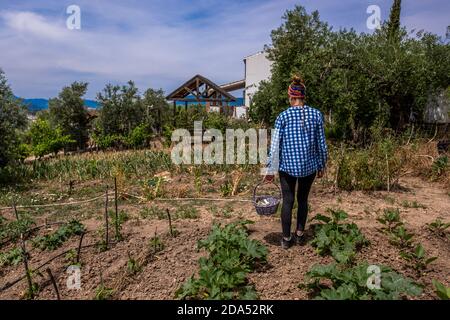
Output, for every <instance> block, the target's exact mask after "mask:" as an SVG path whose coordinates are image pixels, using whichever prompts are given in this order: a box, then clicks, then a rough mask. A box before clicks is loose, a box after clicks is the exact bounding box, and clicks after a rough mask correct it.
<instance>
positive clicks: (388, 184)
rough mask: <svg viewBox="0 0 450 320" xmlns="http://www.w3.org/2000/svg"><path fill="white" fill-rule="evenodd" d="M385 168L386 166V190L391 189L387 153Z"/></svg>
mask: <svg viewBox="0 0 450 320" xmlns="http://www.w3.org/2000/svg"><path fill="white" fill-rule="evenodd" d="M386 168H387V192H390V191H391V181H390V177H389V159H388V155H387V153H386Z"/></svg>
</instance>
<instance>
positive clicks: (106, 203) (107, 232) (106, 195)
mask: <svg viewBox="0 0 450 320" xmlns="http://www.w3.org/2000/svg"><path fill="white" fill-rule="evenodd" d="M108 201H109V199H108V187H106V192H105V248H106V250H108V242H109V225H108Z"/></svg>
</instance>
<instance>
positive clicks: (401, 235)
mask: <svg viewBox="0 0 450 320" xmlns="http://www.w3.org/2000/svg"><path fill="white" fill-rule="evenodd" d="M413 240H414V233H412V232H408V230H406V228H405V226H404V225H400V226H398V227H396V228H395V229H394V230H393V231H392V232H391V233H390V242H391V243H392V244H394V245H396V246H398V247H400V248H404V249H405V248H410V247H411V246H412V245H413Z"/></svg>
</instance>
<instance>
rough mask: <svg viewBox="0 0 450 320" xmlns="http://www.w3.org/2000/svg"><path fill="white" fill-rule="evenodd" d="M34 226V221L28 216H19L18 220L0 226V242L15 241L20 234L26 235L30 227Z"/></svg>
mask: <svg viewBox="0 0 450 320" xmlns="http://www.w3.org/2000/svg"><path fill="white" fill-rule="evenodd" d="M34 225H35V222H34V220H33V219H32V218H31V216H30V215H28V214H20V219H19V220H13V221H10V222H6V220H3V223H2V224H0V240H3V241H4V240H9V241H13V242H14V241H17V239H19V237H20V234H26V233H27V232H28V230H30V228H31V227H32V226H34Z"/></svg>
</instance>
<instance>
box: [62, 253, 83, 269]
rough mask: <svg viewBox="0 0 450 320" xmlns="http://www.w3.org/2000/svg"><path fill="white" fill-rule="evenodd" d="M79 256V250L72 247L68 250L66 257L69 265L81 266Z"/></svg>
mask: <svg viewBox="0 0 450 320" xmlns="http://www.w3.org/2000/svg"><path fill="white" fill-rule="evenodd" d="M77 256H78V253H77V250H75V249H71V250H69V251H67V253H66V255H65V256H64V258H65V259H66V262H67V265H68V266H75V265H77V266H80V265H81V263H79V262H78V263H77Z"/></svg>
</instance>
